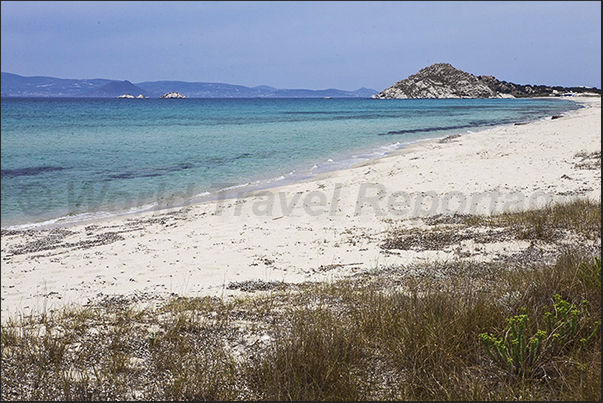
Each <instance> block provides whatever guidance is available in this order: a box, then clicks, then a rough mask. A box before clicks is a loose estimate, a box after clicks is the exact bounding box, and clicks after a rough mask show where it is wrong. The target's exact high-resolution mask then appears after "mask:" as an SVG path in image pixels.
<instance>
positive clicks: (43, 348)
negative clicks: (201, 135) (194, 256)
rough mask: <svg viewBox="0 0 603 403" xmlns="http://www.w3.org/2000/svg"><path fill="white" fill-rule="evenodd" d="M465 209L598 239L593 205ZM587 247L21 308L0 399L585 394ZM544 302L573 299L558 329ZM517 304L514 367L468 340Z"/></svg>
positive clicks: (593, 373)
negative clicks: (148, 298)
mask: <svg viewBox="0 0 603 403" xmlns="http://www.w3.org/2000/svg"><path fill="white" fill-rule="evenodd" d="M597 209H598V214H597V211H595V210H597ZM471 220H472V221H471V225H473V226H475V225H483V226H504V227H505V228H507V229H508V230H509V231H510V232H511V236H515V237H521V236H524V237H528V238H529V239H534V240H536V241H549V240H550V239H552V238H550V235H549V232H551V231H554V230H559V231H561V230H563V231H570V232H573V233H579V234H581V236H583V237H585V238H588V239H593V238H597V236H598V239H599V244H600V204H599V205H598V206H597V204H596V203H592V202H584V203H583V204H579V202H576V203H574V204H572V205H565V206H550V207H547V208H546V209H543V210H539V211H533V212H524V213H515V214H507V215H501V216H496V217H489V218H487V217H481V218H479V219H476V218H475V217H473V218H471ZM457 223H458V220H457ZM439 224H441V222H440V223H439ZM439 224H438V225H439ZM543 228H544V229H543ZM597 231H598V232H597ZM599 259H600V252H599V255H598V256H593V255H592V254H585V253H584V249H583V248H582V247H581V245H579V244H576V245H575V247H574V248H571V247H568V248H565V249H564V250H562V251H560V253H559V254H558V256H557V258H556V260H555V261H554V262H553V263H544V262H541V263H539V262H532V264H529V265H525V266H523V267H517V265H512V266H510V265H508V264H506V263H502V262H499V263H471V262H461V261H459V262H444V263H438V262H433V263H430V264H424V265H416V266H412V267H391V268H389V269H382V270H368V271H366V272H364V273H361V274H358V275H357V276H356V277H352V278H349V279H347V280H342V281H338V282H332V283H307V284H297V285H296V284H289V285H288V286H286V287H285V286H283V285H282V284H276V285H275V284H264V285H262V284H259V283H258V282H255V283H254V284H252V285H253V287H251V288H250V291H253V290H264V291H256V292H254V293H252V294H249V295H248V296H247V297H239V298H233V299H220V298H209V297H206V298H177V297H174V298H172V299H170V300H169V301H166V302H165V303H164V304H161V305H159V306H158V307H157V308H133V305H132V304H131V303H130V301H128V300H126V299H121V300H120V299H114V300H108V301H106V302H107V303H104V304H96V305H94V306H85V307H76V308H70V309H65V310H64V311H61V312H54V313H52V314H46V315H37V316H31V317H21V318H17V319H13V320H11V321H9V322H7V323H4V324H2V330H1V344H2V367H1V381H2V400H151V401H153V400H480V401H487V400H582V401H599V400H601V332H600V320H601V302H600V301H601V265H600V260H599ZM243 286H250V285H249V284H235V285H233V287H234V288H236V287H243ZM556 295H558V296H559V297H555V296H556ZM556 298H561V299H562V300H563V301H564V302H566V303H567V304H569V305H568V306H570V307H573V308H572V310H569V311H568V312H573V313H572V315H573V316H572V318H574V319H572V320H573V322H572V325H571V326H572V329H573V330H572V332H571V334H570V333H569V332H568V333H565V336H564V335H561V336H553V335H554V334H556V333H555V332H557V333H560V330H558V329H557V330H554V331H548V330H547V317H549V316H551V315H557V316H554V317H555V318H557V317H559V315H560V313H559V311H560V305H559V304H556V301H558V299H556ZM583 301H587V302H586V303H584V302H583ZM547 312H548V314H547ZM517 315H526V318H527V319H526V320H527V322H526V323H527V325H526V327H525V329H524V335H523V336H522V337H524V336H525V338H526V340H528V338H530V337H535V336H536V335H537V334H539V333H538V331H543V332H546V336H547V337H548V339H547V340H549V342H548V344H546V346H545V347H546V348H545V347H543V349H542V350H541V352H540V353H539V356H538V359H537V360H534V361H533V362H531V363H524V364H522V365H529V366H530V367H529V368H527V367H526V368H527V369H529V371H528V370H526V371H514V370H509V368H506V367H504V366H501V365H500V363H498V362H497V361H496V360H495V359H493V357H491V356H490V355H489V354H488V351H487V349H486V346H485V344H484V343H483V342H482V340H481V339H480V334H484V333H488V334H490V335H492V337H493V338H499V337H503V336H504V334H505V332H507V330H508V326H509V323H510V322H509V321H508V320H509V319H510V318H514V317H516V316H517ZM568 323H569V322H568ZM581 340H584V341H583V342H582V341H581ZM561 341H562V342H563V343H561ZM555 343H556V344H555Z"/></svg>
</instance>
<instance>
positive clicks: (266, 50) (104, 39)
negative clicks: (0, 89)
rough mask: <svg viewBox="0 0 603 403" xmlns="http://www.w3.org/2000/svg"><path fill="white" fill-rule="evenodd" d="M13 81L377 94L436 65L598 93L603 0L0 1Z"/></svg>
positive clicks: (4, 55) (4, 58)
mask: <svg viewBox="0 0 603 403" xmlns="http://www.w3.org/2000/svg"><path fill="white" fill-rule="evenodd" d="M1 7H2V10H1V14H0V15H1V26H0V28H1V35H0V40H1V47H0V50H1V58H0V62H1V69H2V72H9V73H14V74H19V75H22V76H27V77H29V76H50V77H58V78H76V79H84V78H88V79H92V78H106V79H114V80H129V81H131V82H133V83H140V82H144V81H160V80H170V81H172V80H173V81H189V82H214V83H227V84H237V85H244V86H249V87H254V86H258V85H268V86H272V87H276V88H289V89H294V88H305V89H315V90H317V89H328V88H337V89H341V90H348V91H353V90H356V89H358V88H361V87H366V88H371V89H374V90H377V91H381V90H383V89H385V88H387V87H390V86H391V85H393V84H394V83H395V82H396V81H400V80H403V79H405V78H407V77H408V76H410V75H412V74H415V73H416V72H418V71H419V70H420V69H422V68H424V67H427V66H429V65H431V64H433V63H450V64H452V65H453V66H454V67H456V68H458V69H460V70H463V71H466V72H468V73H471V74H474V75H493V76H495V77H496V78H498V79H499V80H505V81H510V82H513V83H516V84H534V85H561V86H568V87H569V86H578V85H585V86H590V87H593V86H594V87H597V88H601V2H600V1H500V2H497V1H460V2H454V1H443V2H439V1H393V2H389V1H334V2H330V1H275V2H272V1H242V2H237V1H131V2H130V1H116V2H113V1H65V2H63V1H41V2H37V1H2V2H1Z"/></svg>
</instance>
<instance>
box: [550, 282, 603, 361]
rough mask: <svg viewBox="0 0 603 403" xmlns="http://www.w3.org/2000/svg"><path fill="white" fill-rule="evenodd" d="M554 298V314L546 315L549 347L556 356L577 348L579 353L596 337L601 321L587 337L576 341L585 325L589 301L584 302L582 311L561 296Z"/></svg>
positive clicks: (596, 323)
mask: <svg viewBox="0 0 603 403" xmlns="http://www.w3.org/2000/svg"><path fill="white" fill-rule="evenodd" d="M553 298H554V299H555V305H554V306H553V308H554V310H553V312H545V314H544V316H545V321H546V326H547V332H548V335H549V343H548V346H547V347H548V349H549V351H551V352H552V353H553V354H554V355H557V354H559V352H560V351H561V350H564V349H573V348H577V349H578V350H577V351H578V352H579V351H580V350H582V348H583V347H584V345H585V344H586V343H587V342H588V341H590V340H591V339H592V338H593V337H594V335H595V334H596V332H597V330H598V329H599V327H600V326H601V321H597V322H595V324H594V330H592V331H591V332H590V334H589V335H588V336H587V337H581V338H579V339H578V340H576V338H577V337H578V335H579V333H580V330H581V329H582V327H583V325H584V318H585V317H586V314H585V312H586V308H587V305H588V301H586V300H584V301H582V310H580V309H578V307H577V306H576V305H574V304H570V303H569V302H568V301H565V300H564V299H563V298H562V297H561V295H559V294H556V295H554V296H553ZM576 341H577V342H576Z"/></svg>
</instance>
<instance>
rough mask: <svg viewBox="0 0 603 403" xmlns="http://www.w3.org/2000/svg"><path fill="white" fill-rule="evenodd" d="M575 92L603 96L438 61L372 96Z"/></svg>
mask: <svg viewBox="0 0 603 403" xmlns="http://www.w3.org/2000/svg"><path fill="white" fill-rule="evenodd" d="M564 94H572V95H582V96H584V95H596V96H601V90H600V89H597V88H588V87H561V86H546V85H521V84H514V83H510V82H507V81H500V80H498V79H497V78H495V77H494V76H484V75H482V76H475V75H473V74H470V73H467V72H465V71H462V70H459V69H457V68H455V67H453V66H452V65H451V64H449V63H436V64H432V65H431V66H429V67H425V68H423V69H421V70H420V71H419V72H418V73H416V74H413V75H411V76H409V77H408V78H406V79H404V80H401V81H398V82H396V83H395V84H394V85H392V86H391V87H389V88H386V89H385V90H383V91H381V92H380V93H379V94H376V95H373V96H372V98H377V99H405V98H527V97H547V96H561V95H564Z"/></svg>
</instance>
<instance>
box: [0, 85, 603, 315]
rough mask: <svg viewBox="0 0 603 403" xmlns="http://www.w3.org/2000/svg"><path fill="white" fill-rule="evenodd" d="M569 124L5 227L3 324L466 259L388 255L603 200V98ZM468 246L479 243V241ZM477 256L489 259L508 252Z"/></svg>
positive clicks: (496, 133) (510, 130)
mask: <svg viewBox="0 0 603 403" xmlns="http://www.w3.org/2000/svg"><path fill="white" fill-rule="evenodd" d="M573 99H574V100H575V101H576V102H580V103H583V104H584V105H585V106H587V107H586V108H582V109H579V110H577V111H574V112H571V113H569V114H567V115H564V116H562V117H559V118H555V119H549V120H541V121H536V122H532V123H529V124H521V125H507V126H500V127H495V128H492V129H489V130H485V131H480V132H475V133H469V134H466V135H463V136H449V137H448V138H445V139H437V140H430V141H425V142H420V143H416V144H414V145H412V146H409V147H406V148H405V149H403V150H399V151H397V152H395V153H393V154H391V155H388V156H386V157H383V158H380V159H377V160H372V161H369V162H366V163H362V164H359V165H357V166H354V167H352V168H350V169H345V170H341V171H335V172H330V173H326V174H322V175H320V176H317V177H314V178H312V179H311V180H307V181H305V182H301V183H295V184H289V185H287V186H282V187H275V188H271V189H266V190H263V191H259V192H255V193H250V194H240V195H238V197H235V198H233V199H226V200H216V201H212V202H205V203H201V204H195V205H189V206H185V207H180V208H174V209H171V210H160V211H154V212H147V213H142V214H137V215H132V216H121V217H114V218H111V219H106V220H102V221H97V222H88V223H81V224H77V225H72V226H69V227H63V228H55V229H45V230H29V231H19V232H17V231H3V233H2V252H1V255H2V270H1V289H2V292H1V296H2V320H3V321H4V320H6V319H7V318H9V317H12V316H15V315H22V314H23V315H28V314H30V313H40V312H45V311H52V310H55V309H60V308H61V307H63V306H64V305H71V304H87V303H90V302H93V301H96V300H99V299H102V298H106V297H107V296H117V297H119V296H128V297H130V298H131V299H136V298H138V299H140V300H141V301H145V300H153V299H154V298H155V297H159V298H162V297H166V296H170V295H182V296H206V295H214V296H228V295H236V294H237V292H240V291H237V290H233V289H231V288H232V287H230V288H229V286H231V285H233V284H236V283H239V284H240V283H241V282H244V281H250V280H261V281H264V282H271V281H285V282H304V281H333V280H336V279H338V278H342V277H345V276H349V275H352V274H354V273H357V272H359V271H367V270H379V269H382V268H387V267H389V266H392V265H412V264H415V263H419V262H425V261H442V260H450V259H456V258H458V254H455V252H454V251H453V250H452V249H451V248H442V249H440V250H423V251H416V250H401V251H389V250H386V249H384V248H382V247H381V245H382V243H383V240H384V238H385V236H386V235H387V232H388V231H389V230H391V229H392V228H394V227H398V226H401V227H405V228H414V227H416V228H423V227H425V223H424V221H423V220H422V219H421V218H422V217H426V216H433V215H436V214H449V215H450V214H497V213H500V212H503V211H512V210H525V209H528V208H534V207H539V206H542V205H545V204H547V203H551V202H558V201H563V200H569V199H572V198H590V199H592V200H600V195H601V170H600V166H599V167H596V168H595V169H592V168H593V166H592V164H593V163H594V162H595V161H596V158H597V157H596V155H597V154H593V153H597V152H598V158H599V159H598V161H600V151H601V98H599V97H594V98H591V97H580V98H577V97H576V98H573ZM470 246H471V245H469V246H468V247H470ZM525 247H526V245H522V244H521V243H519V242H515V243H514V244H512V245H498V246H497V245H491V246H490V247H489V249H488V248H475V249H474V250H473V252H475V250H481V252H480V253H477V252H475V253H472V256H473V259H480V260H483V261H487V260H488V259H491V258H492V256H493V255H492V254H493V253H495V252H500V251H501V250H503V249H504V250H506V251H507V250H509V251H511V250H514V249H515V250H518V249H521V248H525Z"/></svg>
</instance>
